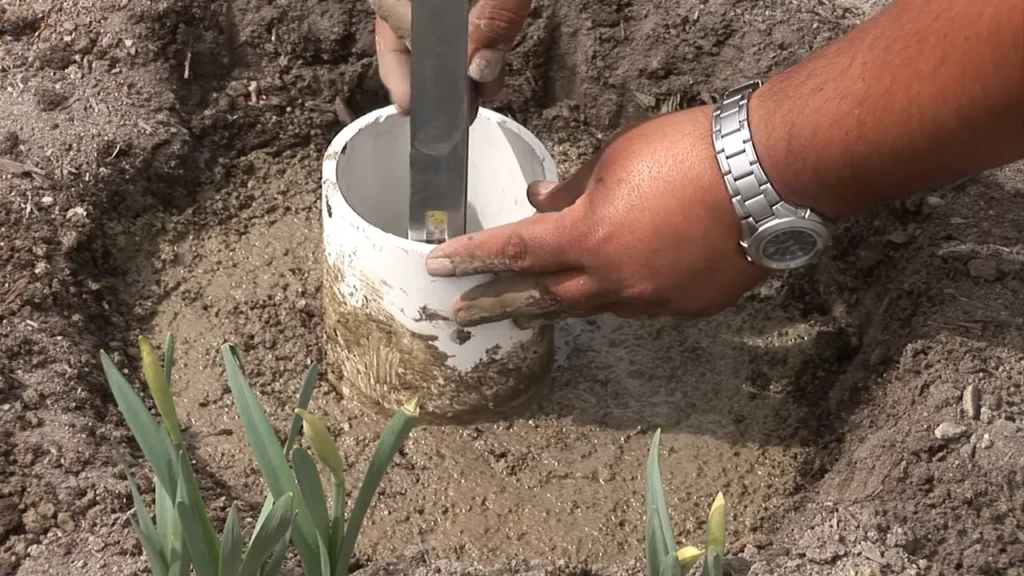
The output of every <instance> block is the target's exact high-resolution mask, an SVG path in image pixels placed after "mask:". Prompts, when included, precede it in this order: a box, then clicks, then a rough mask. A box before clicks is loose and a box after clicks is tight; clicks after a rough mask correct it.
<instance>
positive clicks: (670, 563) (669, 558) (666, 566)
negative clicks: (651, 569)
mask: <svg viewBox="0 0 1024 576" xmlns="http://www.w3.org/2000/svg"><path fill="white" fill-rule="evenodd" d="M658 576H686V573H685V572H683V566H682V565H681V564H679V561H678V560H676V555H675V554H673V553H671V552H670V553H668V554H667V555H666V556H664V557H663V558H662V559H661V566H660V567H659V572H658Z"/></svg>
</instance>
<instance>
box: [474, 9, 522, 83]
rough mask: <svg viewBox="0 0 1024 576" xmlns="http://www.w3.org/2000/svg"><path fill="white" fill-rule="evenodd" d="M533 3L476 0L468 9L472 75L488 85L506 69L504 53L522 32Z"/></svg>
mask: <svg viewBox="0 0 1024 576" xmlns="http://www.w3.org/2000/svg"><path fill="white" fill-rule="evenodd" d="M530 4H531V0H476V1H475V3H474V4H473V5H472V7H471V8H470V10H469V54H468V57H469V75H470V77H471V78H473V80H476V81H477V82H480V83H481V84H486V83H489V82H492V81H494V80H496V79H497V78H498V76H499V74H501V71H502V70H503V69H504V68H505V53H506V52H507V51H508V49H509V48H511V47H512V44H513V43H515V41H516V37H517V36H519V32H520V31H521V30H522V29H523V24H524V23H525V22H526V16H527V15H528V14H529V13H530Z"/></svg>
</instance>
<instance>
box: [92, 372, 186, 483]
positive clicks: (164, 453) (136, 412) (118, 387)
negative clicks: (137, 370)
mask: <svg viewBox="0 0 1024 576" xmlns="http://www.w3.org/2000/svg"><path fill="white" fill-rule="evenodd" d="M100 364H102V365H103V373H104V374H105V375H106V378H107V384H108V385H109V386H110V391H111V393H113V395H114V401H115V402H116V403H117V408H118V410H120V411H121V415H122V416H123V417H124V420H125V423H127V424H128V428H129V429H130V430H131V432H132V436H134V437H135V442H136V443H138V445H139V448H141V449H142V453H143V454H144V455H145V456H146V460H147V461H148V462H149V464H150V466H152V467H153V473H154V474H156V477H157V478H158V479H159V480H160V483H161V484H163V485H164V486H167V487H168V488H169V489H170V490H171V491H174V490H176V489H177V485H178V484H177V476H176V474H175V472H174V463H173V462H174V456H173V455H172V452H171V443H170V440H169V438H168V437H167V435H166V433H165V432H164V430H163V428H162V427H161V426H160V424H158V423H157V421H156V419H155V418H153V415H152V414H150V413H149V410H148V409H147V408H146V405H145V404H144V403H143V402H142V398H140V397H139V395H138V394H136V393H135V390H134V389H133V388H132V385H131V384H130V383H129V382H128V380H127V379H126V378H125V377H124V375H123V374H121V371H120V370H118V369H117V367H116V366H115V365H114V363H113V362H112V361H111V360H110V357H109V356H107V353H106V352H100Z"/></svg>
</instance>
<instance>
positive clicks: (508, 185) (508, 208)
mask: <svg viewBox="0 0 1024 576" xmlns="http://www.w3.org/2000/svg"><path fill="white" fill-rule="evenodd" d="M337 176H338V185H339V187H340V188H341V193H342V196H343V197H344V199H345V202H346V203H348V205H349V206H350V207H351V208H352V209H353V210H354V211H355V212H356V214H358V215H359V216H360V217H361V218H363V219H364V220H366V221H367V222H368V223H370V224H371V225H373V226H375V227H377V228H379V229H381V230H383V231H385V232H387V233H389V234H391V235H394V236H398V237H400V238H408V234H409V119H408V117H405V116H398V115H393V116H388V117H386V118H383V119H381V120H379V121H377V122H372V123H370V124H368V125H367V126H365V127H364V128H363V129H362V130H360V131H359V133H357V134H356V135H355V136H353V137H352V139H351V140H349V142H348V144H347V146H345V150H344V154H342V156H341V157H340V158H339V159H338V175H337ZM542 179H544V166H543V163H542V161H541V159H540V156H539V155H538V154H537V152H535V151H534V149H533V147H532V146H531V145H530V143H529V142H527V141H526V140H525V139H523V137H522V136H520V135H519V134H517V133H516V132H515V131H514V130H512V129H511V128H509V127H508V126H504V125H502V124H499V123H498V122H495V121H494V120H492V119H489V118H486V117H484V116H480V117H478V118H477V120H476V121H475V122H474V123H473V125H472V126H471V127H470V132H469V174H468V190H467V192H468V194H467V206H466V232H467V233H471V232H478V231H480V230H484V229H487V228H493V227H495V226H500V225H502V224H507V223H509V222H513V221H516V220H521V219H523V218H526V217H529V216H530V215H532V214H533V213H534V212H535V210H534V208H533V206H531V205H530V203H529V202H528V201H527V199H526V187H527V185H528V184H529V183H530V182H533V181H535V180H542Z"/></svg>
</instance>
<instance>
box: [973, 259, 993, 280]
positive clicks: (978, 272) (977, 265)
mask: <svg viewBox="0 0 1024 576" xmlns="http://www.w3.org/2000/svg"><path fill="white" fill-rule="evenodd" d="M967 271H968V272H970V273H971V276H974V277H975V278H982V279H984V280H990V281H992V280H998V279H999V267H998V266H997V265H996V261H995V260H992V259H990V258H975V259H974V260H971V261H970V262H968V263H967Z"/></svg>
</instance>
